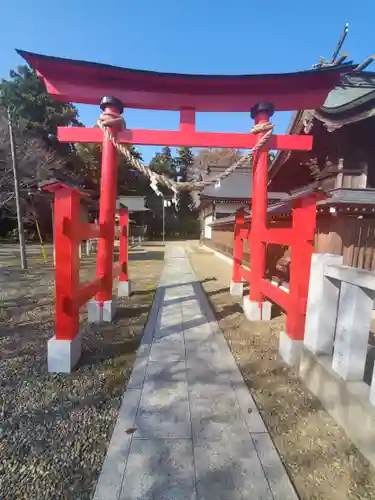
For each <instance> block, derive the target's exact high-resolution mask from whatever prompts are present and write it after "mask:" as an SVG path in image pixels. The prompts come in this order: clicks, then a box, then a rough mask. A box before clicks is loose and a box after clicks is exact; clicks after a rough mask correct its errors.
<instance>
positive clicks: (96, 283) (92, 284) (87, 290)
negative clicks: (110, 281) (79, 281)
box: [64, 278, 103, 314]
mask: <svg viewBox="0 0 375 500" xmlns="http://www.w3.org/2000/svg"><path fill="white" fill-rule="evenodd" d="M102 280H103V278H98V279H95V280H91V281H88V282H87V283H85V284H84V285H82V286H80V287H79V288H78V290H77V292H76V293H75V294H74V296H73V298H72V299H69V298H66V299H65V301H64V307H65V310H66V312H67V313H69V314H72V313H74V312H75V311H76V310H77V309H79V308H80V307H81V306H83V304H85V303H86V302H87V301H88V300H89V299H91V297H93V296H94V295H95V294H96V293H98V291H99V290H100V288H101V286H102Z"/></svg>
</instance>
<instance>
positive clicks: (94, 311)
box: [87, 299, 116, 323]
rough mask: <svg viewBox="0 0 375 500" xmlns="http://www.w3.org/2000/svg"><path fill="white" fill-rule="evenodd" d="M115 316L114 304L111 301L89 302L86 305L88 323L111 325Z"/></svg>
mask: <svg viewBox="0 0 375 500" xmlns="http://www.w3.org/2000/svg"><path fill="white" fill-rule="evenodd" d="M115 314H116V302H115V301H114V300H113V299H112V300H105V301H103V302H101V301H99V300H90V301H89V302H88V304H87V320H88V322H89V323H111V322H112V320H113V318H114V317H115Z"/></svg>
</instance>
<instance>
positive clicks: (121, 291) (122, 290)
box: [117, 281, 132, 297]
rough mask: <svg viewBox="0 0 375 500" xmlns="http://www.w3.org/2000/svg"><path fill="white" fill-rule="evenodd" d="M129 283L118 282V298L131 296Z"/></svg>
mask: <svg viewBox="0 0 375 500" xmlns="http://www.w3.org/2000/svg"><path fill="white" fill-rule="evenodd" d="M131 293H132V292H131V286H130V281H119V284H118V288H117V296H118V297H130V295H131Z"/></svg>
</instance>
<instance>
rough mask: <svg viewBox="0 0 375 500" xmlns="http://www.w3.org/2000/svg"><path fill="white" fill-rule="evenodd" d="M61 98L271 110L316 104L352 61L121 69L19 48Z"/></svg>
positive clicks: (203, 108) (134, 105)
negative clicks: (250, 68)
mask: <svg viewBox="0 0 375 500" xmlns="http://www.w3.org/2000/svg"><path fill="white" fill-rule="evenodd" d="M17 52H18V53H19V54H20V55H21V56H22V57H23V58H24V59H25V60H26V61H27V62H28V63H29V64H30V65H31V66H32V67H33V68H35V69H36V70H37V72H38V74H39V76H40V77H41V78H42V79H43V81H44V83H45V85H46V87H47V90H48V92H49V93H50V94H51V95H52V96H54V98H56V99H58V100H61V101H68V102H76V103H85V104H96V105H97V104H98V103H99V102H100V99H101V98H102V97H103V96H105V95H113V96H116V97H117V99H120V100H121V101H122V103H123V105H124V106H125V107H126V108H143V109H163V110H177V111H179V110H181V109H186V108H188V109H194V110H195V111H197V112H200V111H224V112H228V111H229V112H230V111H232V112H233V111H239V112H248V111H249V110H250V109H251V108H252V107H253V106H254V105H255V104H258V103H259V102H271V103H272V104H273V107H274V110H275V111H289V110H297V109H314V108H318V107H319V106H321V105H322V104H323V103H324V101H325V99H326V97H327V94H328V92H329V91H330V90H331V89H332V88H333V87H334V86H335V85H337V84H338V83H339V81H340V75H341V74H342V73H344V72H348V71H350V70H351V69H352V66H350V65H337V66H330V67H326V68H320V69H314V70H309V71H300V72H296V73H284V74H264V75H233V76H232V75H190V74H189V75H186V74H176V73H158V72H154V71H141V70H133V69H126V68H119V67H115V66H110V65H107V64H99V63H92V62H86V61H78V60H73V59H63V58H58V57H50V56H46V55H41V54H34V53H31V52H26V51H23V50H18V51H17Z"/></svg>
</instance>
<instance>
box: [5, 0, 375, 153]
mask: <svg viewBox="0 0 375 500" xmlns="http://www.w3.org/2000/svg"><path fill="white" fill-rule="evenodd" d="M1 3H2V5H1V18H2V19H1V30H0V77H3V78H6V77H8V75H9V70H10V69H11V68H14V67H16V66H17V65H20V64H22V63H23V60H22V59H21V58H20V57H19V56H18V55H17V54H16V53H15V51H14V49H15V48H21V49H25V50H29V51H33V52H40V53H45V54H48V55H53V56H60V57H70V58H75V59H83V60H89V61H96V62H102V63H108V64H114V65H117V66H124V67H129V68H136V69H148V70H154V71H169V72H180V73H216V74H236V73H240V74H244V73H277V72H288V71H298V70H304V69H309V68H310V67H311V65H312V64H314V63H316V62H317V61H318V58H319V56H324V57H326V58H328V57H330V55H331V53H332V51H333V49H334V46H335V45H336V42H337V40H338V38H339V36H340V34H341V31H342V29H343V26H344V24H345V22H349V36H348V38H347V41H346V43H345V47H344V48H345V49H346V50H347V51H348V52H349V54H350V57H351V58H352V59H354V60H355V61H358V62H361V61H362V60H363V59H365V58H366V57H367V56H369V55H371V54H372V53H373V52H375V30H374V18H375V2H374V0H362V1H361V2H355V1H353V0H314V1H313V2H301V1H297V0H293V1H292V0H284V1H282V0H267V1H263V2H260V1H257V2H254V1H251V0H231V1H228V0H185V1H184V0H122V1H120V0H106V1H105V2H100V1H98V0H64V1H61V0H60V1H59V0H55V1H53V0H52V1H51V0H2V2H1ZM371 69H372V70H373V71H375V63H374V67H371ZM79 111H80V117H81V120H82V121H83V122H84V123H85V124H86V125H93V124H94V123H95V120H96V118H97V116H98V113H99V109H98V108H96V107H95V106H82V105H81V106H79ZM125 117H126V121H127V124H128V126H129V127H130V128H131V127H134V128H154V129H162V128H166V129H172V128H177V126H178V116H177V113H172V112H159V111H142V110H126V113H125ZM289 118H290V114H289V113H278V114H276V115H275V116H274V122H275V124H276V131H278V132H282V131H284V130H285V128H286V127H287V125H288V122H289ZM250 127H251V119H250V118H249V116H248V115H247V114H241V113H228V114H221V113H219V114H211V113H206V114H199V115H198V117H197V128H198V129H199V130H204V131H210V130H211V131H218V132H219V131H223V132H224V131H229V132H245V131H247V130H249V129H250ZM154 151H155V148H142V153H143V155H144V158H145V160H149V158H150V157H151V156H152V154H153V153H154Z"/></svg>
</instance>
